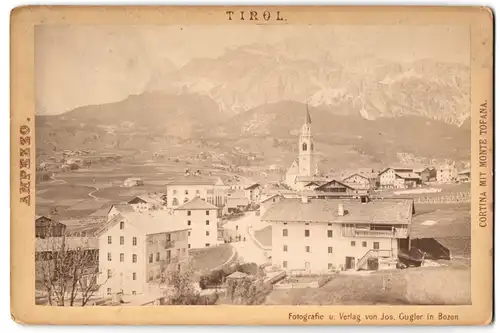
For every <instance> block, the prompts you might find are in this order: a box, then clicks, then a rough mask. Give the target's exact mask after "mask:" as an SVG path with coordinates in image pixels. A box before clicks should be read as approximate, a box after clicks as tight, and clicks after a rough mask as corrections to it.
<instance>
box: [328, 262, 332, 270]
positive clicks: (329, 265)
mask: <svg viewBox="0 0 500 333" xmlns="http://www.w3.org/2000/svg"><path fill="white" fill-rule="evenodd" d="M331 269H333V264H332V263H331V262H329V263H328V270H331Z"/></svg>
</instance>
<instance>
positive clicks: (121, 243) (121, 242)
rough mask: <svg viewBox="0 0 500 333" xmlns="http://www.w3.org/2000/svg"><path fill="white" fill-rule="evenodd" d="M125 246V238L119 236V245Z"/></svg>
mask: <svg viewBox="0 0 500 333" xmlns="http://www.w3.org/2000/svg"><path fill="white" fill-rule="evenodd" d="M123 244H125V237H123V236H120V245H123Z"/></svg>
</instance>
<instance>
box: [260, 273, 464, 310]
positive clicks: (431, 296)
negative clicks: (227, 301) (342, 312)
mask: <svg viewBox="0 0 500 333" xmlns="http://www.w3.org/2000/svg"><path fill="white" fill-rule="evenodd" d="M265 304H266V305H275V304H280V305H338V304H343V305H372V304H392V305H411V304H412V305H424V304H426V305H430V304H432V305H445V304H446V305H451V304H470V267H468V266H466V265H459V266H454V265H450V266H443V267H421V268H411V269H406V270H391V271H377V272H374V273H372V274H367V275H361V274H359V275H358V274H339V275H337V276H335V277H334V278H333V279H332V280H331V281H329V282H328V283H326V284H325V285H324V286H323V287H321V288H314V289H313V288H306V289H281V290H273V291H272V292H271V293H270V294H269V295H268V296H267V299H266V302H265Z"/></svg>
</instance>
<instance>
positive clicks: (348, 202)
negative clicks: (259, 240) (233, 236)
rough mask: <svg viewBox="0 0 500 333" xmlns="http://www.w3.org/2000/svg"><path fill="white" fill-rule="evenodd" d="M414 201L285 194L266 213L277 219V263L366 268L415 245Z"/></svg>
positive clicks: (311, 268) (298, 267)
mask: <svg viewBox="0 0 500 333" xmlns="http://www.w3.org/2000/svg"><path fill="white" fill-rule="evenodd" d="M413 214H414V207H413V200H408V199H383V200H381V199H376V200H371V201H368V202H363V201H361V200H360V199H310V198H307V197H305V196H304V197H302V198H301V199H281V200H280V201H279V202H277V203H275V204H273V205H272V206H271V207H270V208H269V209H268V210H267V212H266V213H265V214H264V215H263V216H262V221H265V222H268V223H271V224H272V244H273V249H272V261H273V265H275V266H277V267H280V268H282V269H284V270H286V271H299V272H303V273H304V274H312V273H325V272H329V271H333V270H339V269H340V270H350V269H366V268H368V265H369V264H370V263H371V262H372V261H373V260H375V261H377V262H379V260H382V259H385V260H392V261H393V262H394V261H395V260H396V258H397V255H398V251H399V250H400V249H405V250H408V249H409V246H410V240H409V235H410V228H411V221H412V215H413Z"/></svg>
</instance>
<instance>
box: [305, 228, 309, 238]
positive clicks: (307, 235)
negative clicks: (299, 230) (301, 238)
mask: <svg viewBox="0 0 500 333" xmlns="http://www.w3.org/2000/svg"><path fill="white" fill-rule="evenodd" d="M305 235H306V237H309V230H307V229H306V230H305Z"/></svg>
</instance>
